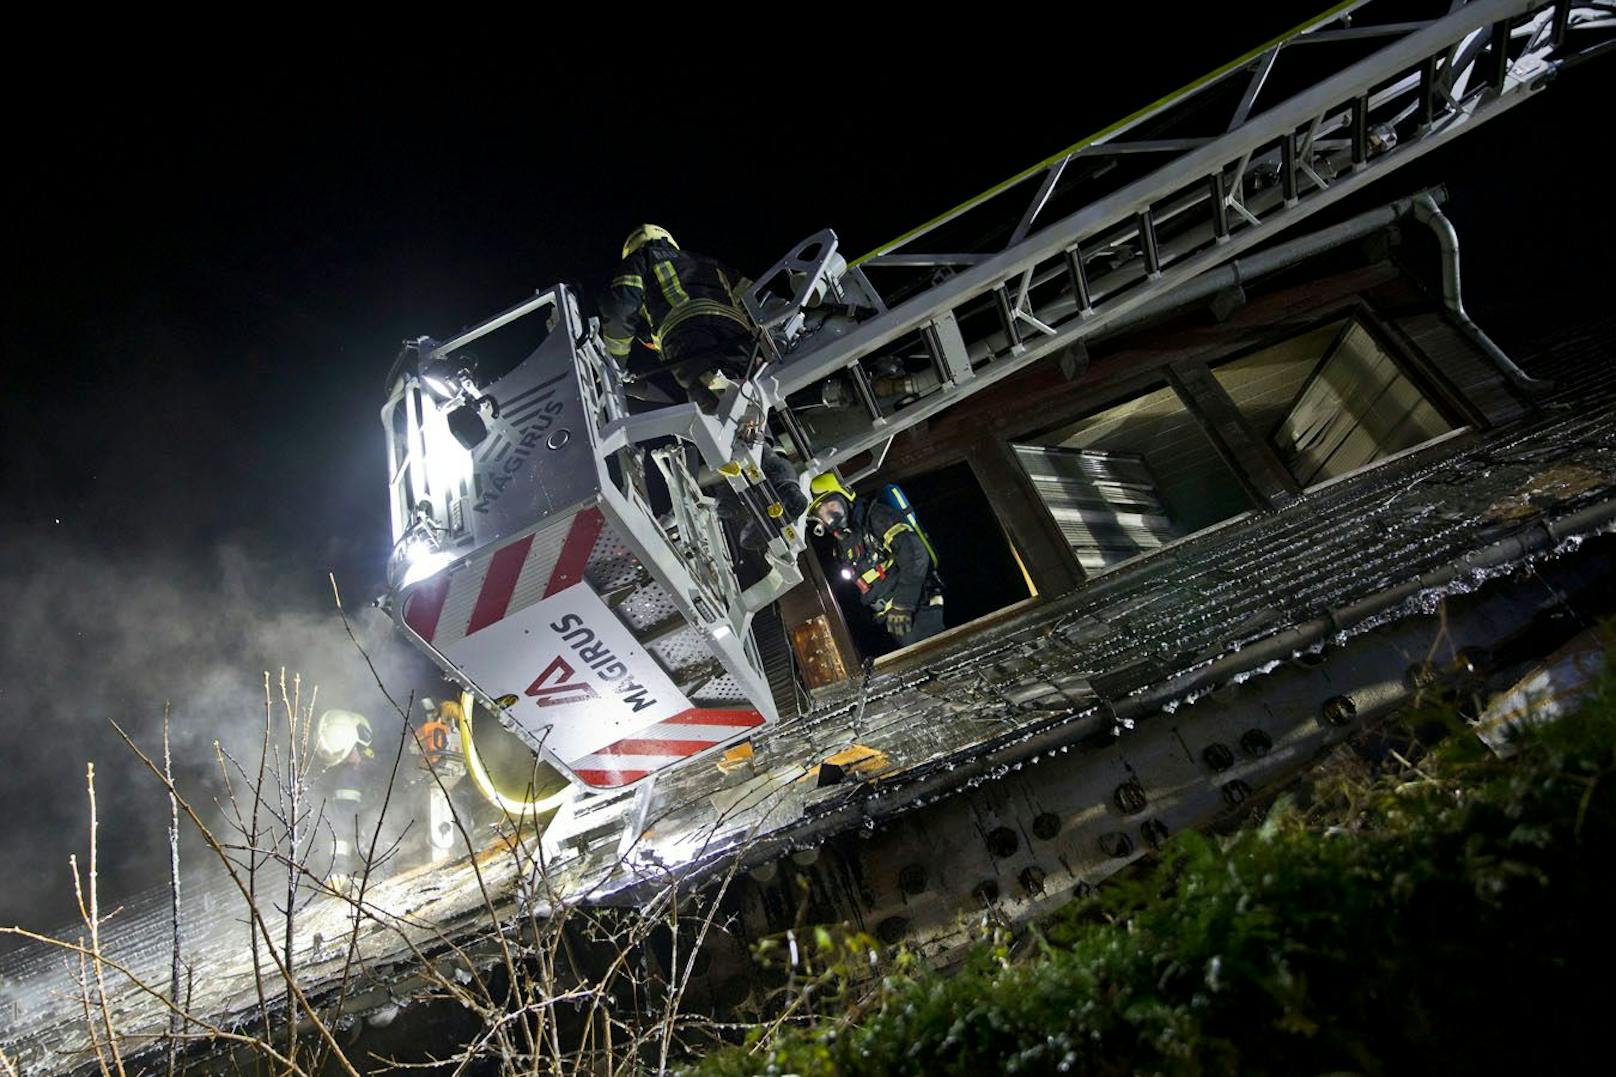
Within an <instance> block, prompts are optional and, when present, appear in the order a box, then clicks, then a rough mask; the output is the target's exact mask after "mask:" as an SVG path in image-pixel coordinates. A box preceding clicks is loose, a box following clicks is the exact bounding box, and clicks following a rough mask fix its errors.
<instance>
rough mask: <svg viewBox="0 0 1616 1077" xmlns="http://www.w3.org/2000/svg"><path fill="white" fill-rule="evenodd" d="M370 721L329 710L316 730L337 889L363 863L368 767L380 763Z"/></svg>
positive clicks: (318, 778)
mask: <svg viewBox="0 0 1616 1077" xmlns="http://www.w3.org/2000/svg"><path fill="white" fill-rule="evenodd" d="M375 754H376V753H375V752H374V751H373V750H372V748H371V730H370V720H369V719H367V718H366V717H365V716H364V715H363V714H356V713H355V712H353V711H343V710H329V711H326V712H325V713H323V714H321V715H320V720H319V723H318V724H317V725H316V726H315V730H314V758H315V761H316V762H317V763H318V764H319V766H320V770H319V772H318V774H317V775H316V777H315V782H316V786H317V787H318V788H319V790H320V792H321V793H322V794H323V795H324V797H325V809H324V810H325V817H326V822H327V823H328V824H329V825H330V827H331V831H332V835H333V848H332V860H331V874H332V882H333V885H337V886H339V887H340V886H341V884H342V883H343V882H344V881H346V880H348V879H351V878H353V877H354V876H355V875H357V874H358V873H359V871H360V869H361V867H362V866H363V863H364V853H365V849H364V848H363V847H362V845H361V842H362V841H363V840H364V837H365V836H364V834H363V830H362V827H361V825H360V817H361V815H362V814H363V813H364V809H365V787H364V781H365V774H366V771H367V769H368V768H367V767H366V763H367V762H368V761H369V760H371V759H373V758H375Z"/></svg>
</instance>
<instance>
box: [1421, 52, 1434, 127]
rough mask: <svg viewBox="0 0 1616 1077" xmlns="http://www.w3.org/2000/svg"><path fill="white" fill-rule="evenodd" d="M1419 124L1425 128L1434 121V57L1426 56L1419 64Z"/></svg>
mask: <svg viewBox="0 0 1616 1077" xmlns="http://www.w3.org/2000/svg"><path fill="white" fill-rule="evenodd" d="M1419 117H1420V119H1419V125H1420V127H1421V128H1422V129H1423V128H1426V127H1429V126H1431V124H1433V123H1435V122H1436V57H1435V56H1427V57H1426V58H1425V61H1424V62H1423V63H1421V64H1420V105H1419Z"/></svg>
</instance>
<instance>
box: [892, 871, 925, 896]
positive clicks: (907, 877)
mask: <svg viewBox="0 0 1616 1077" xmlns="http://www.w3.org/2000/svg"><path fill="white" fill-rule="evenodd" d="M898 889H899V890H902V891H903V892H904V893H905V894H910V895H913V894H919V893H922V892H924V891H925V889H926V865H924V864H905V865H904V866H903V867H902V868H901V869H900V870H899V871H898Z"/></svg>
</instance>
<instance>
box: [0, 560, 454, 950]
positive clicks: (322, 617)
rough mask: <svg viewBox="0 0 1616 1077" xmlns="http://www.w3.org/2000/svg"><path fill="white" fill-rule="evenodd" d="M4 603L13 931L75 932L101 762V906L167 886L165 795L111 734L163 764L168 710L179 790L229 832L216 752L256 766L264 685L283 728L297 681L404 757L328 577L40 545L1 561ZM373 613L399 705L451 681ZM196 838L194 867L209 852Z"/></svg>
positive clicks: (372, 626) (373, 633)
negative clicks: (78, 877)
mask: <svg viewBox="0 0 1616 1077" xmlns="http://www.w3.org/2000/svg"><path fill="white" fill-rule="evenodd" d="M0 594H3V595H5V596H6V598H7V604H8V606H9V609H8V611H7V614H6V616H5V617H4V618H0V670H3V671H4V674H3V679H0V715H3V718H0V722H3V724H0V728H3V729H4V730H5V731H6V739H5V741H4V742H3V747H0V765H3V767H4V772H3V776H0V818H3V819H4V820H5V821H6V825H5V827H4V828H0V864H3V865H5V870H6V877H5V883H4V885H0V924H12V923H22V924H25V925H27V926H31V927H35V928H52V927H56V926H58V925H61V924H65V923H68V922H70V921H72V920H73V919H74V918H75V917H76V915H77V912H76V906H75V905H74V901H73V890H72V880H71V876H70V872H69V869H68V864H67V859H68V855H69V854H70V853H73V852H77V853H78V855H79V861H80V863H81V865H82V864H83V863H84V862H85V859H86V853H87V846H88V812H87V796H86V790H85V764H86V762H89V761H93V762H94V763H95V767H96V793H97V800H98V803H99V808H100V811H99V816H100V821H101V826H100V837H99V850H100V869H101V870H100V879H101V889H102V895H103V896H102V904H103V907H107V906H109V905H110V904H111V903H112V902H113V901H115V900H116V899H117V898H118V897H119V896H121V895H127V894H131V893H134V892H136V891H139V890H142V889H146V888H149V887H152V886H160V885H162V884H163V883H164V881H165V880H166V879H167V870H168V849H167V837H166V827H167V821H168V801H167V797H166V795H165V794H164V793H163V791H162V788H161V786H160V785H159V784H158V782H157V781H156V779H155V778H154V777H153V776H152V775H151V774H150V773H149V772H147V771H146V770H145V768H144V766H143V765H142V764H141V763H140V762H139V761H138V759H136V758H135V756H134V755H133V753H132V752H130V750H129V749H128V748H127V747H126V746H125V745H124V744H123V743H122V742H121V741H120V740H119V739H118V737H117V736H116V734H115V733H114V732H113V730H112V728H111V725H110V722H111V721H116V722H117V723H118V724H119V725H120V726H122V727H123V728H124V729H125V730H126V731H127V732H128V733H129V734H130V735H131V736H132V737H133V738H134V739H135V740H136V742H137V743H139V744H141V746H142V747H143V748H144V749H145V750H146V751H147V752H148V754H151V755H152V756H153V757H154V758H156V759H158V760H160V759H161V745H162V718H163V713H164V709H165V706H166V707H167V708H168V709H169V711H170V727H171V740H172V745H173V753H174V766H175V771H176V778H177V780H178V782H179V784H180V787H181V790H182V791H184V792H186V793H187V795H188V796H189V798H190V799H191V802H192V803H193V805H195V806H196V807H197V810H198V811H199V813H201V814H203V815H204V817H210V816H211V817H213V818H218V817H219V816H218V811H219V809H218V806H217V802H222V801H223V800H224V798H225V793H224V784H223V781H222V779H221V777H220V773H219V767H218V765H217V762H216V759H215V755H214V748H213V743H214V741H215V740H217V741H219V742H220V743H221V744H222V745H223V746H224V747H225V749H226V750H227V751H229V752H231V753H232V754H233V755H234V756H235V757H236V758H237V759H238V760H240V761H241V762H242V763H243V764H244V765H249V766H250V765H252V764H254V763H255V762H256V760H257V758H258V751H259V745H260V741H261V737H262V732H263V724H264V692H263V678H264V673H265V672H266V671H269V672H270V673H271V677H272V681H274V682H275V687H274V691H275V693H276V719H277V722H279V721H280V714H281V712H280V709H279V698H278V693H279V684H278V682H279V675H280V670H281V669H282V668H283V667H284V668H285V670H286V672H287V679H288V687H289V689H290V686H291V683H292V681H291V678H292V676H293V675H294V674H300V675H301V678H302V698H303V700H304V702H305V704H306V703H307V702H308V700H309V699H310V697H311V693H313V692H314V691H315V690H316V688H317V689H318V702H317V704H316V713H318V712H319V711H320V710H323V709H325V708H327V707H340V708H343V709H347V710H357V711H359V712H361V713H363V714H365V715H366V716H368V717H369V718H370V719H371V721H372V724H373V726H374V728H375V732H376V741H377V743H376V747H377V756H378V758H379V759H383V760H387V761H391V759H392V758H393V749H394V748H395V747H396V745H397V738H398V736H399V735H400V733H401V731H402V719H401V718H400V716H399V714H398V712H397V711H396V710H395V709H394V706H393V705H392V704H390V703H389V702H388V701H387V699H386V698H385V697H384V695H383V693H382V692H381V690H380V689H378V687H377V685H376V682H375V679H374V678H373V676H372V674H371V672H370V670H369V668H367V666H366V662H365V659H364V657H363V655H361V653H360V651H359V649H358V648H357V647H356V646H355V645H354V643H353V642H352V641H350V639H349V638H348V633H347V631H346V630H345V629H344V627H343V624H342V621H341V619H340V617H339V616H338V613H337V610H336V605H335V602H334V600H333V598H332V596H331V588H330V585H329V582H328V581H327V579H326V578H325V577H324V576H323V575H322V574H320V573H319V572H318V571H309V570H307V569H296V570H293V569H290V568H288V567H287V566H285V565H281V564H277V563H274V562H273V561H271V560H270V559H268V558H265V557H262V556H259V555H256V554H254V553H250V552H248V551H247V550H246V549H245V548H243V547H241V546H221V547H218V548H215V549H214V550H213V551H212V552H211V553H210V554H209V555H206V556H203V557H200V558H197V557H187V558H185V559H180V558H178V557H177V556H175V557H169V556H164V555H158V556H155V557H154V556H152V555H151V554H149V553H143V554H142V555H141V556H140V557H139V558H138V559H136V558H135V557H133V556H128V555H122V556H120V555H118V554H112V553H107V552H105V551H101V550H94V549H89V548H83V547H72V546H64V545H62V544H60V543H54V542H52V543H47V542H45V541H42V540H40V539H37V538H36V539H25V540H14V541H11V542H7V543H5V544H3V545H0ZM368 597H369V596H359V595H349V594H344V596H343V602H344V606H345V607H346V609H347V615H348V620H349V623H350V625H351V626H352V629H353V633H354V635H355V636H356V637H357V639H358V641H359V644H360V646H362V647H363V648H364V650H365V651H366V652H368V654H369V656H370V659H371V661H372V662H374V664H375V667H376V671H377V673H378V674H379V675H380V677H381V679H382V681H383V683H384V684H385V685H386V686H387V689H388V691H389V692H390V693H391V694H392V695H393V696H394V698H395V699H396V700H397V701H398V704H399V705H400V706H403V705H405V704H406V703H407V701H408V700H409V698H410V696H411V694H412V692H413V693H415V694H417V695H419V693H421V692H423V691H426V692H431V691H432V689H433V687H434V686H435V685H436V684H437V683H438V681H437V679H436V678H435V677H434V675H433V672H432V667H431V666H430V665H429V664H427V663H426V662H425V660H424V659H423V658H421V656H419V655H418V654H417V653H416V652H414V651H413V650H411V649H410V648H409V647H408V645H407V644H405V642H404V641H403V638H402V637H401V636H399V635H398V633H397V631H396V629H395V628H394V627H393V625H392V623H391V621H390V620H389V619H388V618H387V616H386V615H385V614H383V613H382V612H380V611H379V610H376V609H374V608H372V607H370V605H369V604H368V601H366V599H368ZM281 728H284V727H283V726H282V727H281ZM182 825H183V826H184V828H185V829H187V830H189V829H191V828H190V827H189V826H188V824H183V823H182ZM188 840H189V841H190V848H188V849H187V856H188V857H189V864H190V865H191V866H193V867H197V866H199V862H198V859H197V857H198V853H199V852H200V850H199V849H198V848H197V843H196V841H195V839H194V837H193V838H191V839H188ZM202 855H206V854H205V853H203V854H202ZM0 948H3V947H0Z"/></svg>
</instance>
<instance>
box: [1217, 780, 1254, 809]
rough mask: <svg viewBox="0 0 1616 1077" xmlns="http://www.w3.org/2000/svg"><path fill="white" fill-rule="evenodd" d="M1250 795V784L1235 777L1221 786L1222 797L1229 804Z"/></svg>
mask: <svg viewBox="0 0 1616 1077" xmlns="http://www.w3.org/2000/svg"><path fill="white" fill-rule="evenodd" d="M1249 796H1251V786H1249V785H1247V784H1246V783H1245V782H1243V781H1241V780H1240V779H1239V778H1236V779H1235V780H1234V781H1232V782H1229V783H1228V784H1227V785H1225V786H1224V787H1223V799H1224V800H1226V801H1228V802H1229V803H1230V804H1239V803H1240V802H1241V801H1243V800H1245V799H1246V798H1247V797H1249Z"/></svg>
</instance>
